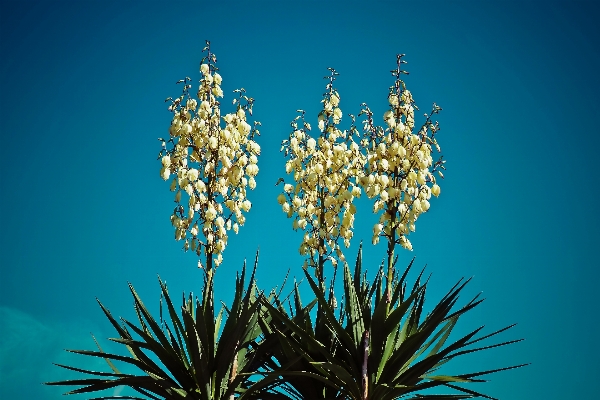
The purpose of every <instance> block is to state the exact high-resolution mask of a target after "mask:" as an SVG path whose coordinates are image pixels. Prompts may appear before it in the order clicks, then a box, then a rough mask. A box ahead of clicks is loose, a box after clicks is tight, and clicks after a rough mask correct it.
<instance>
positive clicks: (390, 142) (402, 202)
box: [359, 54, 445, 303]
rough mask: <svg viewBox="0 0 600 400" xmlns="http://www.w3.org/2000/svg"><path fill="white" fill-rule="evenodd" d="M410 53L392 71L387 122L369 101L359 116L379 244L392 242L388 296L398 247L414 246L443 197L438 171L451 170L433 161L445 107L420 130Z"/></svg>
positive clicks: (363, 182) (363, 180) (440, 161)
mask: <svg viewBox="0 0 600 400" xmlns="http://www.w3.org/2000/svg"><path fill="white" fill-rule="evenodd" d="M403 56H404V55H403V54H401V55H397V57H396V61H397V67H396V69H395V70H393V71H391V72H392V75H393V76H394V77H395V82H394V85H393V86H391V87H390V88H389V94H388V102H389V105H390V109H389V110H388V111H386V112H385V113H384V115H383V119H384V122H385V126H384V127H381V126H376V125H375V123H374V121H373V113H372V112H371V110H370V109H369V107H368V106H367V105H366V104H364V103H363V104H362V107H363V109H362V110H361V113H360V114H359V115H365V119H364V121H363V123H364V125H363V128H364V135H363V139H362V142H361V144H362V146H363V147H364V148H365V149H366V153H367V165H366V169H365V175H364V176H363V177H362V178H361V179H360V184H361V186H362V187H363V188H364V191H365V192H366V194H367V196H368V197H369V198H373V199H375V204H374V205H373V212H374V213H379V212H380V211H382V210H383V212H382V213H381V215H380V218H379V222H378V223H376V224H375V225H374V226H373V239H372V241H373V244H377V243H378V242H379V238H380V237H381V236H383V237H385V238H386V239H387V241H388V249H387V282H386V293H387V294H386V298H387V302H388V303H389V302H390V300H391V287H392V281H393V278H394V277H393V270H394V269H393V264H394V249H395V246H396V245H397V244H399V245H401V246H402V247H403V248H405V249H408V250H412V244H411V243H410V241H409V240H408V238H407V236H408V234H409V233H410V232H414V230H415V222H416V220H417V218H418V217H419V216H420V215H421V214H423V213H425V212H427V210H429V207H430V203H429V200H430V198H431V195H434V196H438V195H439V194H440V187H439V186H438V185H437V183H436V177H435V175H434V173H435V172H438V175H439V176H440V177H442V178H443V174H442V172H441V169H445V167H444V163H445V161H444V160H443V159H442V156H441V155H440V156H439V159H438V160H437V161H436V162H433V151H434V150H433V149H434V148H435V150H436V151H437V153H441V149H440V146H439V144H438V143H437V139H436V137H435V136H436V133H437V132H438V131H439V129H440V128H439V124H438V122H437V121H435V122H434V121H433V120H432V116H433V115H435V114H438V113H439V111H440V110H441V108H440V107H439V106H437V105H436V104H435V103H434V104H433V109H432V111H431V113H430V114H425V122H424V123H423V125H422V126H421V128H419V129H418V130H415V110H418V108H417V106H416V104H415V103H414V100H413V98H412V94H411V92H410V91H409V90H408V89H407V88H406V85H405V83H404V81H403V80H402V78H401V76H402V74H408V73H407V72H406V71H403V70H402V69H401V66H402V64H404V63H405V61H404V60H403V59H402V57H403Z"/></svg>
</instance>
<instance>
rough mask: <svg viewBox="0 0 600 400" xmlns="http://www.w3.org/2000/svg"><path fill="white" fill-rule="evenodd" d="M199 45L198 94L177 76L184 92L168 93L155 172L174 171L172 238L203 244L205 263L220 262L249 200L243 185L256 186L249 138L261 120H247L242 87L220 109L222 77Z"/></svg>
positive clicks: (189, 246) (194, 246) (197, 247)
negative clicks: (226, 108)
mask: <svg viewBox="0 0 600 400" xmlns="http://www.w3.org/2000/svg"><path fill="white" fill-rule="evenodd" d="M204 51H207V52H208V56H206V57H204V58H203V59H202V62H201V65H200V72H201V74H202V78H201V80H200V86H199V89H198V92H197V98H193V97H192V96H191V95H190V93H189V89H190V88H191V87H192V85H191V84H189V82H190V81H191V80H190V78H186V79H184V80H181V81H179V82H178V83H183V84H184V89H183V94H182V95H181V96H180V97H178V98H176V99H170V98H169V99H167V101H171V104H170V106H169V110H170V111H171V112H173V119H172V121H171V127H170V128H169V135H170V138H169V140H167V141H165V140H164V139H160V140H161V141H162V146H163V148H162V150H161V152H160V154H159V158H160V160H161V162H162V168H161V170H160V176H161V177H162V178H163V179H164V180H169V179H170V177H171V176H172V175H174V177H173V179H172V181H171V191H174V192H175V202H176V203H177V205H176V206H175V209H174V210H173V214H172V215H171V223H172V224H173V226H174V228H175V239H176V240H183V241H184V245H183V247H184V249H185V250H186V251H187V250H192V251H195V252H196V254H198V255H201V253H202V248H204V252H205V254H206V257H207V268H208V269H210V268H211V267H212V264H213V263H214V265H215V266H218V265H219V264H220V263H221V262H222V259H223V257H222V252H223V250H224V249H225V247H226V245H227V233H228V231H229V230H233V231H234V232H235V233H237V232H238V229H239V226H241V225H244V222H245V216H244V212H248V211H249V210H250V208H251V206H252V203H251V202H250V200H248V199H247V197H246V194H247V193H246V188H247V187H249V188H250V189H254V188H255V187H256V181H255V177H256V175H257V173H258V166H257V161H258V159H257V157H258V155H259V154H260V146H259V145H258V143H256V142H255V141H254V140H253V139H254V135H257V134H259V131H258V129H257V126H259V125H260V123H259V122H254V126H251V125H250V124H249V123H248V121H247V115H246V114H250V115H252V105H253V99H252V98H249V97H247V96H245V95H244V92H245V91H244V89H240V90H236V91H235V92H237V93H239V99H234V100H233V104H237V109H236V111H235V112H234V113H230V114H226V115H224V116H222V115H221V110H220V103H219V101H218V100H217V99H218V98H219V97H223V90H222V89H221V83H222V78H221V75H219V73H218V72H217V71H218V68H217V67H216V56H215V55H214V54H212V53H211V52H210V43H209V42H207V46H206V47H205V48H204ZM169 147H170V148H169ZM186 200H187V201H186ZM186 203H187V207H186V206H184V205H185V204H186ZM202 237H203V238H202ZM213 256H214V257H213ZM199 265H201V264H200V263H199Z"/></svg>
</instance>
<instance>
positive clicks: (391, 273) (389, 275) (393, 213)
mask: <svg viewBox="0 0 600 400" xmlns="http://www.w3.org/2000/svg"><path fill="white" fill-rule="evenodd" d="M389 204H390V203H388V205H389ZM388 210H389V211H390V213H391V217H390V236H389V237H388V249H387V256H388V260H387V261H388V262H387V267H388V268H387V278H386V291H385V292H386V294H385V295H386V303H388V307H389V305H390V303H391V302H392V280H393V279H394V247H395V246H396V207H394V206H392V208H391V209H389V208H388Z"/></svg>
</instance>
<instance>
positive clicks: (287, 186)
mask: <svg viewBox="0 0 600 400" xmlns="http://www.w3.org/2000/svg"><path fill="white" fill-rule="evenodd" d="M329 70H330V71H331V75H330V76H327V77H325V78H326V79H328V80H329V82H328V83H327V85H326V92H325V93H324V95H323V100H322V101H321V103H322V104H323V108H322V110H321V111H320V112H319V114H318V116H317V127H318V132H317V134H316V135H314V136H313V135H311V131H312V126H311V125H310V123H308V122H307V121H306V118H305V112H304V111H303V110H298V115H297V116H296V117H295V118H294V120H292V122H291V127H292V132H291V133H290V135H289V138H288V139H286V140H284V141H283V142H282V145H281V151H282V152H284V155H285V157H286V158H287V161H286V164H285V170H286V173H287V175H289V176H290V178H289V179H288V180H287V183H286V180H285V179H283V178H282V179H281V180H280V181H281V182H283V183H284V185H283V191H282V193H280V194H279V196H278V198H277V200H278V203H279V204H280V205H281V207H282V211H283V212H284V213H285V214H286V215H287V217H288V218H293V221H292V227H293V229H294V230H298V229H300V230H302V231H304V235H303V239H302V242H301V244H300V247H299V252H300V254H302V255H306V256H308V257H309V258H310V264H311V265H313V266H317V267H318V269H320V270H321V271H322V265H323V263H324V262H325V260H327V259H330V260H331V259H332V257H337V258H339V259H340V260H342V261H344V260H345V258H344V256H343V252H342V251H341V248H340V246H339V245H338V241H340V240H342V241H343V243H344V245H345V247H349V246H350V239H352V237H353V226H354V214H355V213H356V207H355V205H354V204H353V202H354V199H355V198H356V197H359V196H360V194H361V191H360V188H359V187H358V184H357V177H358V176H360V174H361V171H362V170H363V168H364V163H365V158H364V156H363V154H362V153H361V152H360V149H359V145H358V143H357V142H356V140H355V137H357V134H358V130H357V129H356V127H355V126H354V124H353V125H352V127H351V128H350V129H349V130H341V129H340V128H339V126H338V125H339V124H340V123H341V120H342V117H343V113H342V110H341V108H340V94H339V92H338V91H337V90H336V89H335V88H334V86H333V82H334V81H335V77H336V76H337V75H338V74H337V72H336V71H335V70H334V69H332V68H331V69H329ZM351 119H352V121H354V119H355V118H354V116H351ZM318 273H319V272H318Z"/></svg>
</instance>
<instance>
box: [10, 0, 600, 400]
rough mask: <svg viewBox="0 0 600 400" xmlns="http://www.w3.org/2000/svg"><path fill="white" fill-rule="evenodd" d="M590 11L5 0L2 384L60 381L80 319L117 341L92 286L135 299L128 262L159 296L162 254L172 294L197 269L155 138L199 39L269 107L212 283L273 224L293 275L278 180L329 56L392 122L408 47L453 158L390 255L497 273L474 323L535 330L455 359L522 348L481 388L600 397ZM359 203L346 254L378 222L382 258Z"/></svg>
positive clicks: (280, 266) (283, 264)
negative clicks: (400, 56)
mask: <svg viewBox="0 0 600 400" xmlns="http://www.w3.org/2000/svg"><path fill="white" fill-rule="evenodd" d="M598 17H600V12H599V8H598V6H597V5H596V4H595V3H594V2H572V1H569V2H567V1H564V2H549V1H544V2H542V1H524V2H512V1H499V2H491V1H490V2H487V1H486V2H452V1H450V2H427V3H426V4H418V3H417V2H376V1H373V2H369V3H368V5H367V3H366V2H362V3H355V2H263V1H256V2H229V1H223V2H204V1H198V2H191V1H190V2H173V3H169V4H168V3H166V2H144V3H137V2H133V1H125V2H110V1H109V2H106V1H103V2H96V1H82V2H68V1H58V2H49V1H46V2H39V3H36V2H26V1H8V2H6V1H3V2H2V3H1V5H0V93H1V94H2V96H0V113H1V117H0V135H1V137H2V145H3V156H2V157H1V158H0V171H2V173H1V174H0V188H1V189H0V210H1V211H0V218H1V219H0V226H1V227H2V229H1V230H0V254H1V255H2V258H1V261H0V288H1V290H0V337H2V338H3V339H2V341H1V342H2V343H0V397H1V398H24V399H29V398H31V399H33V398H36V399H44V400H45V399H58V398H59V397H60V395H61V393H62V391H63V390H62V389H61V388H49V387H43V386H42V385H41V384H40V382H42V381H47V380H55V379H66V378H69V377H76V376H77V375H73V374H69V373H68V372H63V371H60V370H59V369H58V368H57V367H54V366H52V364H51V363H52V362H58V363H61V362H62V363H71V364H77V365H79V366H89V367H91V368H104V367H102V364H101V363H97V364H94V362H93V361H92V363H91V364H90V361H89V360H85V359H81V358H75V357H73V356H69V355H68V354H66V353H64V352H63V351H62V349H64V348H86V349H92V348H93V346H94V344H93V341H92V339H91V337H90V335H89V333H90V332H93V333H94V335H95V336H96V337H98V338H101V340H102V343H103V344H104V343H107V340H106V338H107V337H113V336H114V335H115V334H114V333H113V331H111V327H110V325H109V323H108V321H107V320H106V319H105V317H104V316H103V314H102V313H101V311H100V309H99V307H98V305H97V303H96V301H95V298H96V297H97V298H99V299H100V300H101V301H102V302H103V304H105V305H106V306H107V307H108V308H109V309H110V310H111V311H112V313H113V315H121V316H124V317H126V318H133V312H132V307H131V305H132V300H131V297H130V295H129V292H128V289H127V282H131V283H133V285H134V286H135V287H136V289H137V290H138V292H139V293H140V295H141V296H142V298H143V299H145V301H146V303H147V304H148V305H149V306H151V307H152V308H154V309H156V310H157V309H158V297H159V286H158V284H157V275H160V277H161V278H163V279H164V280H166V281H167V283H168V284H169V287H170V290H171V292H172V293H180V292H182V291H184V290H185V291H186V292H188V291H195V292H198V291H199V289H200V281H201V274H200V272H199V271H198V270H197V268H196V267H195V265H196V259H195V258H194V256H193V255H192V254H184V253H183V252H182V251H181V246H180V243H177V242H175V241H174V240H173V232H172V228H171V225H170V222H169V215H170V212H171V211H172V207H173V204H172V193H171V192H169V190H168V184H166V183H164V182H163V181H162V180H161V179H160V178H159V169H160V165H159V164H160V163H159V162H158V161H157V160H156V155H157V153H158V151H159V150H160V143H159V142H158V141H157V138H158V137H161V136H165V135H167V130H168V126H169V123H170V113H169V112H168V111H167V109H166V106H165V103H163V100H164V99H165V98H166V97H168V96H176V95H178V94H179V88H178V87H177V86H176V85H175V82H176V81H177V80H179V79H182V78H184V77H185V76H190V77H192V78H194V79H197V78H198V77H199V75H198V64H199V61H200V59H201V57H202V54H201V50H202V47H203V46H204V40H205V39H209V40H211V42H212V48H213V50H214V52H215V53H216V54H217V56H218V62H219V66H220V68H221V75H222V76H223V79H224V83H223V90H224V92H225V100H228V99H229V100H230V99H231V98H232V97H231V96H232V93H231V92H232V90H234V89H236V88H239V87H244V88H245V89H246V90H247V92H248V94H249V95H250V96H252V97H254V98H255V99H256V103H255V108H254V111H255V112H254V115H255V117H256V119H258V120H260V121H261V122H262V124H263V129H262V131H261V132H262V134H261V137H260V138H259V139H260V145H261V147H262V154H261V157H260V159H259V167H260V173H259V175H258V177H257V183H258V186H257V188H256V189H255V191H254V192H253V193H251V197H250V200H252V201H253V208H252V210H251V212H250V213H249V214H248V217H247V223H246V225H245V226H244V227H243V228H242V229H241V230H240V233H239V235H237V236H234V237H232V238H230V240H229V245H228V248H227V250H226V251H225V253H224V259H225V261H224V264H223V266H222V267H220V268H219V270H218V275H217V289H216V290H217V294H216V296H217V297H218V298H221V299H223V300H225V301H228V300H229V299H230V298H231V291H232V289H233V284H234V276H235V273H236V271H238V270H239V269H240V267H241V265H242V263H243V260H244V259H245V258H247V259H248V260H252V259H253V257H254V253H255V251H256V249H257V248H259V247H260V261H259V270H258V274H257V276H258V282H259V285H260V286H261V287H262V288H264V289H265V290H269V289H270V288H271V287H273V286H276V285H278V284H280V283H281V281H282V279H283V277H284V275H285V273H286V271H287V270H288V269H291V274H292V275H295V276H297V277H300V276H301V274H302V271H301V268H300V265H301V263H302V259H301V258H300V256H299V255H298V253H297V247H298V245H299V243H300V242H299V241H300V239H301V235H300V234H299V233H297V232H293V231H292V230H291V223H290V221H289V220H287V219H286V218H285V215H284V214H283V213H281V212H280V208H279V206H278V205H277V202H276V196H277V194H278V189H277V188H276V187H275V186H274V183H275V181H276V180H277V178H278V177H280V176H283V175H284V170H283V166H284V158H283V155H282V154H280V153H279V145H280V143H281V140H283V139H284V138H286V137H287V135H288V134H289V130H290V127H289V122H290V121H291V120H292V119H293V118H294V117H295V115H296V113H295V110H296V109H298V108H302V109H304V110H306V111H307V115H308V117H309V121H310V118H312V120H313V121H314V122H315V123H316V117H317V113H318V111H319V106H320V100H321V94H322V93H323V91H324V85H325V81H324V80H323V79H322V77H323V76H324V75H326V74H327V70H326V68H327V67H334V68H335V69H336V70H338V71H339V73H340V76H339V79H338V81H337V82H336V83H337V87H338V90H339V92H340V94H341V103H340V106H341V108H342V110H343V111H344V113H353V114H357V113H358V111H359V110H360V108H359V105H360V103H362V102H367V103H368V104H369V105H370V107H371V109H372V110H373V111H374V112H375V115H376V116H377V118H378V122H382V121H381V120H380V118H381V115H382V114H383V112H384V111H385V109H386V95H387V88H388V87H389V86H390V85H391V84H392V83H393V78H392V77H391V76H390V74H389V71H390V70H391V69H392V68H394V65H395V55H396V54H397V53H405V54H406V60H407V61H408V65H407V69H408V70H409V71H410V75H409V76H408V77H407V78H406V83H407V85H408V87H409V88H410V89H411V91H412V93H413V96H414V98H415V100H416V102H417V104H418V105H419V106H420V107H421V110H422V111H423V112H426V111H428V109H429V108H430V106H431V104H432V103H433V102H436V103H437V104H439V105H440V106H442V108H443V112H442V113H441V115H440V117H439V121H440V124H441V127H442V130H441V132H440V136H439V141H440V143H441V145H442V150H443V153H444V155H445V158H446V159H447V160H448V163H447V167H448V171H447V173H446V174H445V175H446V179H445V180H444V181H443V182H442V184H441V186H442V194H441V196H440V197H439V198H438V199H434V201H432V207H431V210H430V211H429V212H428V213H427V214H425V215H424V216H423V217H422V218H421V219H419V221H418V223H417V230H416V232H415V233H414V234H412V235H411V241H412V242H413V247H414V251H413V252H412V253H409V252H406V251H405V252H402V253H401V254H400V261H401V263H408V261H409V260H410V259H411V258H412V257H413V256H416V263H417V265H419V266H422V265H425V264H427V268H428V271H429V272H430V273H432V274H433V275H432V278H431V285H430V291H431V293H430V294H429V301H434V300H436V299H439V298H440V297H441V296H442V295H443V294H444V293H445V291H446V290H447V289H449V288H450V287H451V286H452V285H453V284H454V283H455V282H456V281H457V280H458V279H460V278H461V277H463V276H464V277H471V276H472V277H473V280H472V282H471V283H470V285H469V287H468V289H467V291H466V293H465V297H464V299H463V300H464V301H465V302H466V301H467V300H468V299H469V296H473V295H475V294H476V293H478V292H483V296H484V297H485V298H486V301H485V302H484V303H483V304H482V305H481V306H480V307H478V309H475V310H474V311H473V312H471V313H470V314H471V315H468V314H467V315H466V316H465V318H464V321H462V322H461V324H460V325H461V326H462V327H463V329H465V330H467V329H469V328H472V329H474V328H475V327H477V326H480V325H483V324H485V325H486V329H488V331H491V330H494V329H499V328H501V327H504V326H506V325H509V324H512V323H518V325H517V327H515V328H513V329H512V330H511V331H509V332H507V333H506V334H505V335H504V336H503V338H504V339H506V340H509V339H516V338H525V339H526V340H525V341H524V342H522V343H519V344H516V345H513V346H509V347H507V348H504V349H498V350H493V351H491V352H489V354H488V355H482V356H480V357H472V359H471V361H468V360H467V361H463V362H462V364H461V361H459V362H457V363H456V365H455V367H453V368H456V369H455V370H453V371H454V372H461V371H464V370H465V369H466V368H472V369H486V368H495V367H501V366H507V365H512V364H520V363H527V362H530V363H531V365H530V366H528V367H526V368H523V369H520V370H515V371H509V372H504V373H501V374H497V375H492V376H491V377H490V378H491V382H489V383H486V384H483V385H481V386H480V387H479V389H480V390H482V391H484V392H485V393H488V394H490V395H492V396H495V397H499V398H503V399H538V398H539V399H566V398H578V399H588V398H589V399H591V398H593V392H592V390H593V389H594V388H595V385H593V384H592V382H593V379H594V378H593V377H596V376H597V375H598V373H599V372H600V370H599V368H598V364H597V359H598V356H600V349H599V345H598V342H597V340H595V339H596V338H597V337H598V334H599V333H600V332H599V322H598V318H597V317H598V312H597V308H598V305H599V302H598V298H597V296H596V294H597V287H596V283H597V282H598V278H600V275H599V272H598V261H597V260H598V258H597V257H598V256H597V254H598V253H597V243H598V240H599V239H600V234H599V230H598V222H599V214H598V211H597V207H596V206H597V204H598V195H599V189H598V184H599V180H598V178H597V174H596V170H595V162H594V159H596V153H597V146H598V142H599V139H598V133H599V132H598V126H597V125H596V116H597V115H598V110H599V109H600V100H599V99H598V90H599V89H600V77H599V74H598V71H599V70H600V50H599V49H600V43H599V40H598V38H600V27H599V25H598V24H597V19H598ZM224 104H229V102H228V101H225V102H224ZM224 111H226V112H227V111H229V110H228V109H227V106H224ZM417 122H418V121H417ZM346 123H348V121H347V118H346ZM342 126H344V125H342ZM362 210H363V212H362V213H360V211H361V209H360V208H359V214H358V215H357V221H356V229H355V238H356V239H357V240H355V241H354V242H353V245H352V247H351V249H350V250H349V255H350V258H353V257H354V256H355V254H356V249H357V247H358V240H360V239H364V240H365V242H366V243H367V244H366V245H365V261H366V263H367V264H368V265H370V267H369V270H370V271H375V270H376V269H377V267H378V265H379V263H380V262H381V260H382V258H383V257H384V253H385V249H384V246H382V245H379V246H377V247H373V246H372V245H371V244H370V243H369V241H370V235H371V226H372V223H373V221H372V218H373V216H372V215H371V214H370V211H369V210H368V207H366V208H365V207H363V208H362ZM107 347H108V348H109V349H110V348H111V346H110V344H107ZM86 362H87V363H88V364H86ZM461 368H462V369H461ZM475 389H477V388H475Z"/></svg>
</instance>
